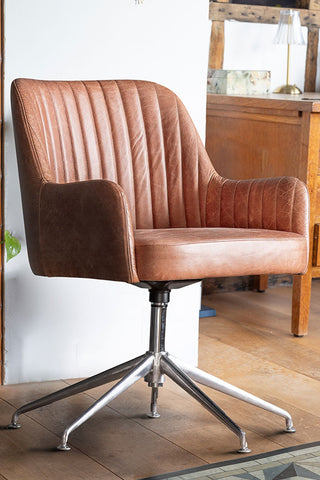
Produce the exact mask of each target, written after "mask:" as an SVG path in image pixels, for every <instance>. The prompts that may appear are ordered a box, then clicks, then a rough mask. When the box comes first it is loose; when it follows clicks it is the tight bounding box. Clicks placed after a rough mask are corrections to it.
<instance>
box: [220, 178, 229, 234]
mask: <svg viewBox="0 0 320 480" xmlns="http://www.w3.org/2000/svg"><path fill="white" fill-rule="evenodd" d="M227 182H228V179H227V178H225V179H224V181H223V182H222V183H221V186H220V205H219V207H220V208H219V225H220V227H221V226H222V220H221V217H222V207H223V205H222V191H223V187H224V186H225V185H226V184H227Z"/></svg>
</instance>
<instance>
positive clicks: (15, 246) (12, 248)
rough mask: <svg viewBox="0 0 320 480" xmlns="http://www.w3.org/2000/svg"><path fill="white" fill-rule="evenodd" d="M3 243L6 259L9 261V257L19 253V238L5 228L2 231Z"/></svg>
mask: <svg viewBox="0 0 320 480" xmlns="http://www.w3.org/2000/svg"><path fill="white" fill-rule="evenodd" d="M4 243H5V246H6V252H7V259H6V261H7V262H9V260H11V258H13V257H15V256H16V255H18V253H20V251H21V243H20V242H19V240H18V239H17V238H16V237H14V236H13V235H11V233H10V232H9V230H5V232H4Z"/></svg>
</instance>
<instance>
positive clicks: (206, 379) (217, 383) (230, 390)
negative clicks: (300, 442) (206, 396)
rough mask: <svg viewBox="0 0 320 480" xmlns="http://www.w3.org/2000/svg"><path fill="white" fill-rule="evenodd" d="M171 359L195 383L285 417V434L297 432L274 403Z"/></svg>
mask: <svg viewBox="0 0 320 480" xmlns="http://www.w3.org/2000/svg"><path fill="white" fill-rule="evenodd" d="M169 359H170V360H171V361H172V362H173V363H174V364H175V365H176V366H178V367H179V368H180V369H181V370H182V371H183V372H184V373H186V374H187V375H188V376H189V377H190V378H192V380H194V381H195V382H198V383H200V384H202V385H205V386H207V387H210V388H212V389H214V390H217V391H219V392H222V393H225V394H226V395H230V396H231V397H234V398H238V399H239V400H242V401H243V402H246V403H250V404H252V405H255V406H256V407H260V408H263V409H264V410H267V411H268V412H271V413H274V414H276V415H279V416H280V417H284V418H285V420H286V428H285V432H287V433H294V432H295V431H296V429H295V428H294V426H293V423H292V418H291V415H290V414H289V413H288V412H287V411H286V410H283V409H282V408H279V407H277V406H276V405H273V404H272V403H269V402H266V401H265V400H262V399H261V398H259V397H256V396H255V395H252V394H251V393H248V392H246V391H245V390H241V388H238V387H235V386H234V385H231V384H230V383H227V382H225V381H223V380H221V379H220V378H217V377H214V376H213V375H210V374H209V373H206V372H204V371H203V370H200V369H199V368H196V367H193V366H191V365H188V364H186V363H184V362H182V361H181V360H179V359H178V358H175V357H173V356H172V355H169Z"/></svg>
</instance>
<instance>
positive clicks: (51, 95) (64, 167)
mask: <svg viewBox="0 0 320 480" xmlns="http://www.w3.org/2000/svg"><path fill="white" fill-rule="evenodd" d="M41 85H42V86H43V87H44V88H46V90H47V91H48V92H49V96H50V98H51V101H52V105H53V109H54V112H55V117H56V122H57V127H58V128H57V130H58V135H59V139H60V154H61V163H62V170H63V174H64V178H63V180H64V181H65V180H67V179H68V171H67V169H66V166H65V163H64V161H63V157H64V152H63V141H62V128H61V125H60V121H59V119H60V117H59V114H58V113H59V112H58V111H57V107H56V102H55V101H54V98H53V93H52V90H51V88H49V84H48V83H47V82H41ZM59 91H60V89H59ZM61 98H62V100H63V97H62V95H61ZM43 104H44V108H45V109H46V112H48V110H47V108H46V107H47V103H46V101H45V99H44V101H43ZM48 123H49V128H50V126H51V122H50V121H49V115H48ZM51 138H52V144H54V142H53V134H52V133H51ZM54 161H55V163H56V162H57V161H58V159H56V158H55V159H54ZM55 171H56V172H57V177H59V175H58V165H55ZM57 181H59V179H58V178H57Z"/></svg>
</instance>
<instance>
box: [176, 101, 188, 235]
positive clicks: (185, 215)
mask: <svg viewBox="0 0 320 480" xmlns="http://www.w3.org/2000/svg"><path fill="white" fill-rule="evenodd" d="M174 99H175V101H176V108H177V118H178V132H179V142H178V144H179V146H180V166H181V169H180V172H181V173H180V174H181V194H182V205H183V209H184V218H185V224H186V226H187V227H188V226H189V225H188V219H187V213H186V204H185V194H184V181H183V178H184V176H183V162H182V140H181V122H180V114H179V107H178V99H177V97H176V95H175V96H174Z"/></svg>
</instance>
